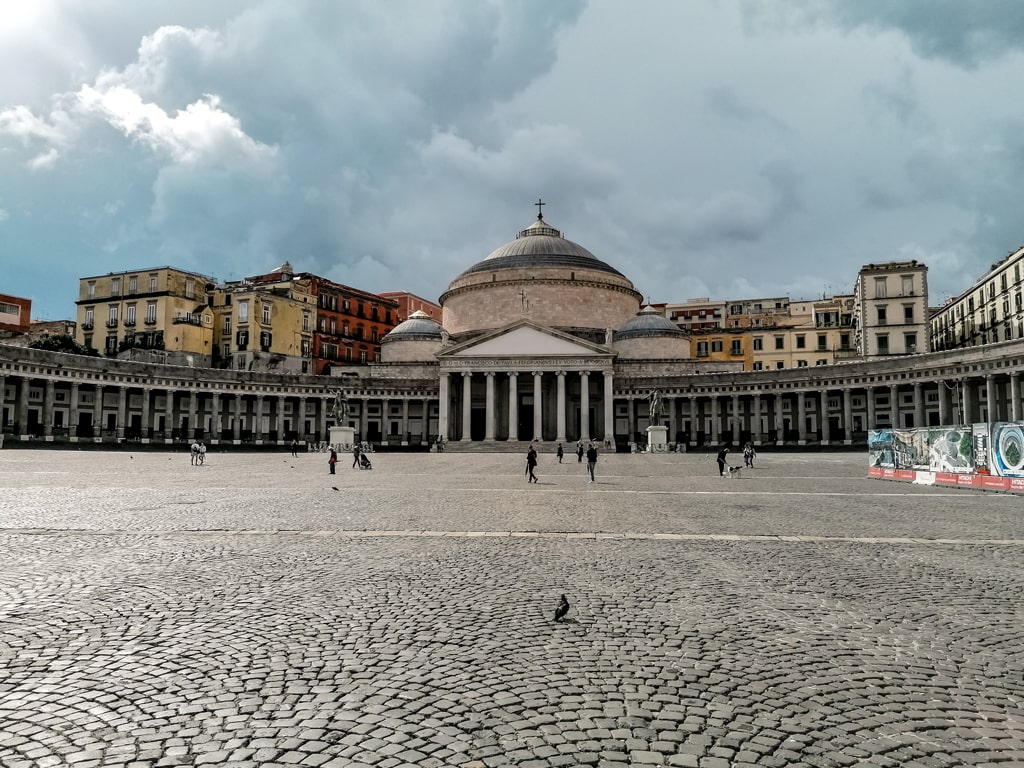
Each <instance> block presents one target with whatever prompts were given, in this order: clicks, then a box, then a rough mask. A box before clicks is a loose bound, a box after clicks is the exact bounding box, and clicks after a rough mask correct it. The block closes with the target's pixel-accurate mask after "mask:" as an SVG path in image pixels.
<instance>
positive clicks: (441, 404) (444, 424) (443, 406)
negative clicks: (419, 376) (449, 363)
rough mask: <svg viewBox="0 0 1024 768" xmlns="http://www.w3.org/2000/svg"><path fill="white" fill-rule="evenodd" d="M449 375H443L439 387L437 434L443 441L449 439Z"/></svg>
mask: <svg viewBox="0 0 1024 768" xmlns="http://www.w3.org/2000/svg"><path fill="white" fill-rule="evenodd" d="M449 378H450V377H449V374H447V373H442V374H441V380H440V382H439V383H438V387H437V434H438V436H439V437H440V438H441V439H442V440H447V439H448V397H449V395H448V381H449Z"/></svg>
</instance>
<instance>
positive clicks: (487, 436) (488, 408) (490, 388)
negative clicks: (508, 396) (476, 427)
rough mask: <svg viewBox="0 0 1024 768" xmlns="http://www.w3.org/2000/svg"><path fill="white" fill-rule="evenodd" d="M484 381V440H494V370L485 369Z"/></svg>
mask: <svg viewBox="0 0 1024 768" xmlns="http://www.w3.org/2000/svg"><path fill="white" fill-rule="evenodd" d="M484 381H485V382H486V385H487V386H486V389H485V390H484V391H485V403H484V407H485V412H486V415H485V417H484V420H485V426H484V440H494V371H487V373H485V374H484Z"/></svg>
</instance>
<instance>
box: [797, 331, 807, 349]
mask: <svg viewBox="0 0 1024 768" xmlns="http://www.w3.org/2000/svg"><path fill="white" fill-rule="evenodd" d="M796 348H797V349H807V337H806V336H804V335H803V334H802V333H801V334H798V335H797V337H796Z"/></svg>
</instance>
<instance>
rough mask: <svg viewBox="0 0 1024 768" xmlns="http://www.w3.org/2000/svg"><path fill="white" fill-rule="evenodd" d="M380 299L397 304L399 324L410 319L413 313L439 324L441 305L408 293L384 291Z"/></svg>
mask: <svg viewBox="0 0 1024 768" xmlns="http://www.w3.org/2000/svg"><path fill="white" fill-rule="evenodd" d="M379 296H380V297H381V298H382V299H388V300H390V301H397V302H398V317H397V318H396V319H397V320H398V322H399V323H401V322H404V321H406V320H408V319H409V318H410V317H412V313H413V312H422V313H423V314H425V315H426V316H427V317H429V318H430V319H431V320H434V321H436V322H441V305H440V304H438V303H436V302H433V301H430V300H429V299H424V298H423V297H421V296H417V295H416V294H415V293H409V292H408V291H386V292H385V293H381V294H379Z"/></svg>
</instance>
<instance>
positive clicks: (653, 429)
mask: <svg viewBox="0 0 1024 768" xmlns="http://www.w3.org/2000/svg"><path fill="white" fill-rule="evenodd" d="M647 450H648V451H651V452H652V453H665V451H667V450H668V427H665V426H650V427H648V428H647Z"/></svg>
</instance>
